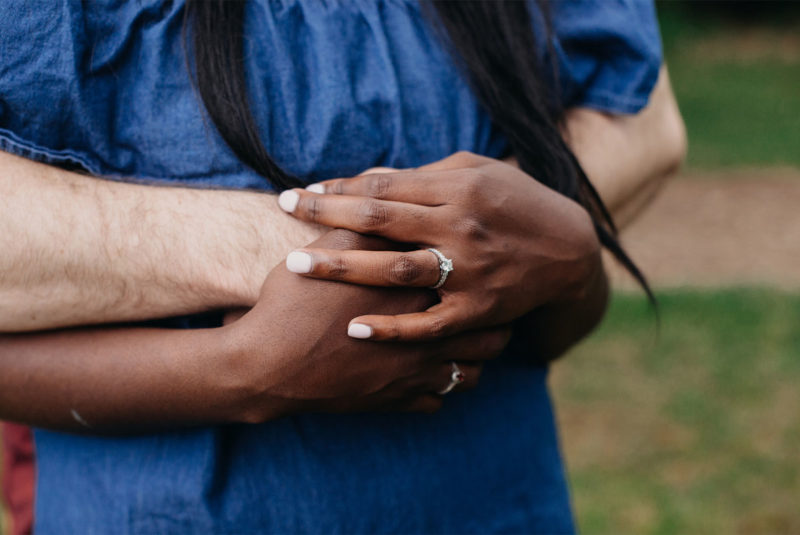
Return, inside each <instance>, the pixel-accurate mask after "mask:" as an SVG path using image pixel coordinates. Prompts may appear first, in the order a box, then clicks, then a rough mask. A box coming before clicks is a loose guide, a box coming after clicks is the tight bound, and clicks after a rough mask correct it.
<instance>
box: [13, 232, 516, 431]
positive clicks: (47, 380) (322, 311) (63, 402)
mask: <svg viewBox="0 0 800 535" xmlns="http://www.w3.org/2000/svg"><path fill="white" fill-rule="evenodd" d="M313 245H314V246H319V247H325V248H331V249H338V248H358V249H367V250H369V249H373V248H379V247H383V248H385V247H387V245H388V244H387V242H385V241H382V240H376V239H374V238H365V237H362V236H359V235H356V234H354V233H351V232H348V231H343V230H335V231H331V232H329V233H328V234H326V235H325V236H323V237H322V238H321V239H319V240H317V241H316V242H314V244H313ZM434 300H435V296H434V295H433V294H432V292H430V291H426V290H413V291H406V290H402V291H401V290H396V289H395V290H391V289H380V288H366V287H359V286H355V285H347V284H340V283H334V282H327V281H317V280H312V279H303V278H300V277H296V276H295V275H293V274H291V273H289V272H288V271H287V270H286V269H285V267H284V266H283V265H280V266H278V267H276V268H275V269H274V270H273V271H272V272H271V273H270V275H269V277H268V278H267V280H266V281H265V283H264V286H263V288H262V292H261V297H260V299H259V301H258V303H257V304H256V306H255V307H254V308H253V309H252V310H250V311H249V312H247V313H246V314H245V315H244V316H242V317H241V318H240V319H238V320H237V321H234V322H233V323H231V324H229V325H227V326H225V327H221V328H218V329H204V330H190V331H187V330H170V329H147V328H111V327H109V328H104V329H75V330H65V331H57V332H51V333H41V334H33V335H30V334H22V335H4V336H2V337H1V338H0V358H3V359H6V362H5V363H4V364H3V369H4V370H6V373H4V374H3V376H2V377H0V407H2V414H1V415H0V416H1V417H2V418H3V419H6V420H12V421H19V422H24V423H27V424H31V425H36V426H40V427H45V428H51V429H59V430H68V431H77V432H90V433H94V434H97V433H120V432H124V433H129V432H135V431H149V430H158V429H164V428H172V427H175V426H185V425H202V424H214V423H224V422H253V423H255V422H264V421H267V420H271V419H274V418H279V417H281V416H283V415H286V414H291V413H296V412H361V411H375V410H391V411H421V412H431V411H435V410H437V409H438V408H439V407H440V406H441V403H442V398H441V396H439V395H437V394H436V392H437V391H439V390H441V389H442V388H444V386H446V385H447V384H448V382H449V380H450V375H451V365H450V361H451V360H452V359H454V358H456V359H457V360H458V363H459V366H461V368H462V370H463V371H464V372H465V377H466V380H465V381H464V382H463V383H462V384H460V385H459V386H458V387H457V389H460V390H463V389H467V388H471V387H473V386H475V384H476V383H477V381H478V379H479V376H480V371H481V367H482V363H483V362H484V361H485V360H487V359H491V358H494V357H496V356H497V355H499V353H500V352H501V351H502V349H503V347H504V346H505V345H506V343H507V342H508V339H509V336H510V329H509V328H507V327H499V328H491V329H488V330H479V331H472V332H465V333H463V334H460V335H457V336H453V337H448V338H445V339H441V340H436V341H432V342H426V343H412V344H409V343H389V344H386V343H380V344H379V343H374V342H364V341H358V340H353V339H352V338H349V337H347V336H346V334H345V327H346V324H347V320H348V319H349V318H350V317H352V316H353V315H354V314H361V313H364V312H367V311H380V312H384V313H388V314H396V313H405V312H411V311H416V310H422V309H424V308H425V307H427V306H430V305H431V304H432V303H433V301H434ZM87 385H91V386H90V387H87Z"/></svg>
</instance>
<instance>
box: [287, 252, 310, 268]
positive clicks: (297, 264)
mask: <svg viewBox="0 0 800 535" xmlns="http://www.w3.org/2000/svg"><path fill="white" fill-rule="evenodd" d="M286 269H288V270H289V271H291V272H292V273H311V255H310V254H308V253H304V252H302V251H292V252H291V253H289V256H287V257H286Z"/></svg>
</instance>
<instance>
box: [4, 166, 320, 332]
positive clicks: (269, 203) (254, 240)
mask: <svg viewBox="0 0 800 535" xmlns="http://www.w3.org/2000/svg"><path fill="white" fill-rule="evenodd" d="M0 210H2V212H1V213H2V217H0V251H2V254H0V273H2V277H0V332H19V331H33V330H42V329H50V328H56V327H64V326H74V325H86V324H94V323H105V322H120V321H134V320H142V319H151V318H158V317H167V316H174V315H181V314H188V313H193V312H198V311H202V310H209V309H214V308H227V307H234V306H252V305H253V304H254V303H255V302H256V299H257V297H258V290H259V288H260V286H261V283H262V282H263V280H264V278H265V277H266V275H267V273H268V272H269V271H270V269H272V267H274V266H275V265H276V264H277V263H279V262H280V261H281V260H282V259H283V258H284V257H285V255H286V254H287V253H288V251H290V250H291V249H292V247H296V246H298V245H301V244H304V243H308V242H310V241H313V240H314V239H316V238H317V237H318V236H319V235H320V234H321V231H320V230H319V229H318V228H316V227H314V226H311V225H308V224H306V223H303V222H300V221H296V220H294V219H292V218H289V217H286V215H285V214H284V213H283V212H281V211H280V210H279V209H278V207H277V205H276V202H275V197H274V196H272V195H265V194H261V193H255V192H242V191H223V190H210V189H209V190H202V189H190V188H179V187H153V186H150V185H140V184H131V183H122V182H112V181H107V180H98V179H97V178H93V177H89V176H84V175H80V174H76V173H71V172H67V171H64V170H61V169H58V168H54V167H50V166H47V165H43V164H40V163H36V162H33V161H30V160H26V159H23V158H19V157H17V156H13V155H11V154H8V153H4V152H0Z"/></svg>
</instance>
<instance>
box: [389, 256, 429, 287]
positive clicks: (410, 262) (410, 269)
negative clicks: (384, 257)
mask: <svg viewBox="0 0 800 535" xmlns="http://www.w3.org/2000/svg"><path fill="white" fill-rule="evenodd" d="M421 275H422V269H421V268H420V267H419V265H418V264H417V263H416V262H415V261H414V259H413V258H412V257H411V256H409V255H400V256H399V257H398V258H397V259H396V260H394V261H393V262H392V264H391V266H390V267H389V274H388V279H389V282H391V283H392V284H395V285H398V286H406V285H409V284H412V283H414V282H416V281H417V280H419V278H420V276H421Z"/></svg>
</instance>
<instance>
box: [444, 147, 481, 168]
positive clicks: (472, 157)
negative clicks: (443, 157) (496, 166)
mask: <svg viewBox="0 0 800 535" xmlns="http://www.w3.org/2000/svg"><path fill="white" fill-rule="evenodd" d="M451 158H452V159H453V161H454V162H455V163H456V164H458V165H463V166H464V167H470V166H472V165H475V164H476V163H477V162H478V160H479V158H478V156H477V155H476V154H474V153H472V152H469V151H467V150H460V151H458V152H456V153H455V154H453V155H452V156H451Z"/></svg>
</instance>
